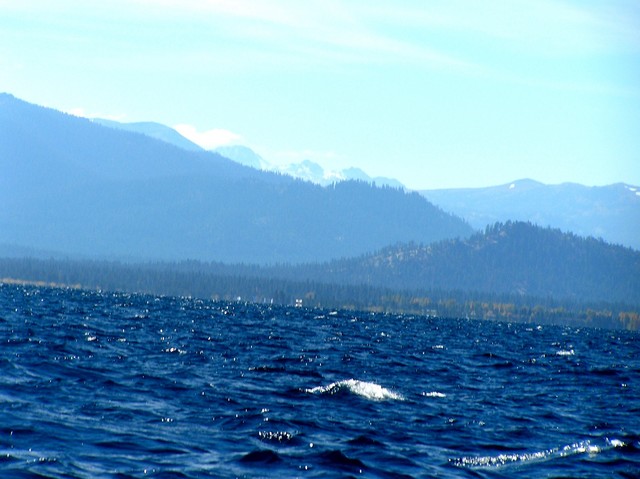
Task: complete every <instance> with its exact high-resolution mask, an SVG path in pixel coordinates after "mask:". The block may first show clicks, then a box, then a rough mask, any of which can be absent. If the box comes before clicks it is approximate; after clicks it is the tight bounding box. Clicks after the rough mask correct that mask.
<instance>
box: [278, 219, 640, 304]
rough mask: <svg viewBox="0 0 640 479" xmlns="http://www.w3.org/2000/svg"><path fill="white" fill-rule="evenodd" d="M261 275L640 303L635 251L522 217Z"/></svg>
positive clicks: (639, 273)
mask: <svg viewBox="0 0 640 479" xmlns="http://www.w3.org/2000/svg"><path fill="white" fill-rule="evenodd" d="M266 274H270V275H278V276H282V277H297V278H310V279H317V278H323V279H324V280H325V281H330V282H339V283H348V284H368V285H372V286H379V287H387V288H392V289H402V290H421V289H434V288H435V289H441V290H447V291H453V290H460V291H470V292H471V291H477V292H490V293H494V294H516V295H518V294H519V295H532V296H537V297H552V298H565V299H571V300H577V301H592V300H595V301H600V300H603V301H622V302H627V303H632V304H637V305H640V252H638V251H635V250H632V249H630V248H624V247H621V246H616V245H610V244H608V243H605V242H604V241H602V240H598V239H594V238H582V237H579V236H576V235H574V234H571V233H563V232H561V231H560V230H557V229H551V228H540V227H538V226H535V225H532V224H531V223H525V222H507V223H497V224H495V225H493V226H491V227H487V228H486V230H485V231H484V232H482V233H478V234H476V235H473V236H472V237H470V238H468V239H455V240H446V241H441V242H438V243H435V244H431V245H420V244H403V245H397V246H392V247H387V248H384V249H382V250H380V251H378V252H376V253H372V254H367V255H365V256H362V257H359V258H354V259H346V260H341V261H333V262H330V263H327V264H323V265H307V266H304V267H299V268H294V269H284V268H283V269H280V270H272V271H269V272H267V273H266Z"/></svg>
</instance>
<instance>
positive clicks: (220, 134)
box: [173, 124, 242, 150]
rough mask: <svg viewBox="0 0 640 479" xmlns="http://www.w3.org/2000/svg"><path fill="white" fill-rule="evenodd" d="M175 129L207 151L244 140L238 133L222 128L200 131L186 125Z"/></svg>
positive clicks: (176, 126) (177, 126)
mask: <svg viewBox="0 0 640 479" xmlns="http://www.w3.org/2000/svg"><path fill="white" fill-rule="evenodd" d="M173 128H174V129H175V130H176V131H177V132H178V133H180V134H181V135H182V136H184V137H185V138H187V139H188V140H191V141H193V142H194V143H195V144H197V145H199V146H201V147H202V148H204V149H206V150H213V149H215V148H217V147H219V146H225V145H230V144H233V143H238V142H239V141H240V140H242V136H240V135H238V134H237V133H234V132H232V131H229V130H225V129H221V128H214V129H211V130H205V131H198V129H197V128H196V127H194V126H192V125H185V124H182V125H175V126H174V127H173Z"/></svg>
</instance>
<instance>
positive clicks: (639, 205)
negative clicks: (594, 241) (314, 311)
mask: <svg viewBox="0 0 640 479" xmlns="http://www.w3.org/2000/svg"><path fill="white" fill-rule="evenodd" d="M420 193H421V194H422V195H424V197H425V198H427V199H428V200H429V201H431V202H433V203H434V204H436V205H438V206H440V207H441V208H442V209H444V210H445V211H448V212H450V213H453V214H455V215H458V216H460V217H461V218H464V219H465V220H466V221H468V222H469V224H470V225H471V226H472V227H473V228H475V229H478V230H481V229H484V228H485V227H486V226H487V225H492V224H494V223H496V222H505V221H509V220H512V221H529V222H532V223H535V224H537V225H540V226H543V227H547V226H550V227H552V228H559V229H561V230H562V231H567V232H573V233H575V234H577V235H580V236H593V237H594V238H602V239H604V240H606V241H608V242H610V243H615V244H621V245H624V246H629V247H632V248H635V249H637V250H640V187H638V186H633V185H628V184H624V183H617V184H613V185H608V186H594V187H588V186H583V185H579V184H575V183H563V184H560V185H545V184H543V183H539V182H537V181H533V180H529V179H525V180H519V181H514V182H512V183H508V184H505V185H500V186H493V187H489V188H461V189H442V190H425V191H421V192H420Z"/></svg>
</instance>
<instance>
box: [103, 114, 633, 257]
mask: <svg viewBox="0 0 640 479" xmlns="http://www.w3.org/2000/svg"><path fill="white" fill-rule="evenodd" d="M93 121H97V122H99V123H101V124H104V125H107V126H111V127H113V128H120V129H127V130H130V131H134V132H138V133H143V134H146V135H148V136H151V137H154V138H156V139H160V140H162V141H166V142H168V143H171V144H174V145H176V146H179V147H181V148H185V149H188V150H193V151H201V150H202V148H201V147H199V146H198V145H196V144H195V143H193V142H191V141H190V140H187V139H186V138H184V137H183V136H182V135H180V134H179V133H178V132H177V131H175V130H173V129H171V128H169V127H167V126H164V125H160V124H158V123H152V122H145V123H118V122H113V121H109V120H96V119H94V120H93ZM214 151H215V152H216V153H219V154H220V155H222V156H224V157H226V158H229V159H231V160H233V161H236V162H237V163H240V164H242V165H245V166H250V167H252V168H255V169H259V170H264V171H274V172H279V173H283V174H286V175H289V176H292V177H294V178H299V179H302V180H305V181H310V182H313V183H316V184H319V185H323V186H327V185H330V184H332V183H336V182H340V181H349V180H358V181H364V182H366V183H372V184H376V185H378V186H382V185H386V186H392V187H396V188H404V186H403V185H402V183H400V182H399V181H398V180H395V179H393V178H386V177H375V178H374V177H371V176H369V175H368V174H367V173H366V172H365V171H363V170H362V169H360V168H353V167H352V168H345V169H341V170H337V171H331V170H326V169H325V168H323V167H322V166H321V165H319V164H318V163H316V162H313V161H310V160H304V161H302V162H299V163H292V164H289V165H286V166H275V165H273V164H271V163H269V162H268V161H267V160H265V159H264V158H263V157H262V156H260V155H259V154H258V153H256V152H255V151H254V150H252V149H251V148H248V147H246V146H242V145H229V146H222V147H218V148H216V149H215V150H214ZM419 193H420V194H422V195H423V196H424V197H425V198H427V199H428V200H429V201H430V202H432V203H434V204H435V205H437V206H439V207H441V208H442V209H444V210H445V211H448V212H450V213H452V214H454V215H456V216H459V217H460V218H463V219H464V220H465V221H467V222H468V223H469V224H470V225H471V226H472V227H473V228H474V229H476V230H479V231H481V230H483V229H484V228H485V227H486V226H489V225H493V224H494V223H496V222H506V221H509V220H513V221H528V222H532V223H535V224H538V225H540V226H543V227H552V228H559V229H561V230H562V231H567V232H574V233H576V234H578V235H582V236H593V237H595V238H603V239H604V240H606V241H608V242H611V243H615V244H621V245H624V246H630V247H632V248H635V249H640V187H638V186H633V185H628V184H623V183H618V184H613V185H607V186H598V187H587V186H583V185H579V184H575V183H563V184H559V185H546V184H543V183H540V182H537V181H534V180H530V179H521V180H516V181H513V182H510V183H507V184H504V185H498V186H491V187H484V188H453V189H432V190H422V191H419Z"/></svg>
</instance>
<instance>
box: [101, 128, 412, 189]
mask: <svg viewBox="0 0 640 479" xmlns="http://www.w3.org/2000/svg"><path fill="white" fill-rule="evenodd" d="M92 121H93V122H95V123H98V124H101V125H103V126H108V127H110V128H116V129H120V130H126V131H132V132H135V133H141V134H144V135H147V136H150V137H152V138H155V139H157V140H161V141H164V142H167V143H170V144H172V145H175V146H177V147H179V148H184V149H186V150H189V151H203V150H204V149H203V148H202V147H200V146H198V145H197V144H195V143H194V142H192V141H191V140H189V139H187V138H185V137H184V136H183V135H181V134H180V133H178V132H177V131H176V130H174V129H173V128H171V127H168V126H165V125H162V124H160V123H155V122H137V123H120V122H117V121H113V120H105V119H100V118H93V119H92ZM211 151H213V152H214V153H218V154H219V155H221V156H224V157H225V158H228V159H230V160H233V161H235V162H236V163H239V164H241V165H244V166H249V167H251V168H255V169H258V170H263V171H271V172H277V173H283V174H285V175H289V176H292V177H293V178H297V179H300V180H304V181H309V182H311V183H315V184H317V185H321V186H328V185H331V184H332V183H336V182H339V181H350V180H356V181H364V182H365V183H371V184H374V185H376V186H391V187H394V188H404V185H403V184H402V183H400V182H399V181H398V180H395V179H393V178H386V177H371V176H369V175H368V174H367V173H365V172H364V171H363V170H362V169H360V168H353V167H351V168H345V169H341V170H336V171H331V170H325V169H324V168H323V167H322V166H321V165H320V164H318V163H315V162H313V161H311V160H303V161H301V162H299V163H291V164H289V165H286V166H279V165H274V164H271V163H269V162H268V161H267V160H265V159H264V158H263V157H262V156H260V155H259V154H258V153H256V152H255V151H254V150H252V149H251V148H249V147H248V146H244V145H237V144H233V145H225V146H219V147H217V148H215V149H213V150H211Z"/></svg>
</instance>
